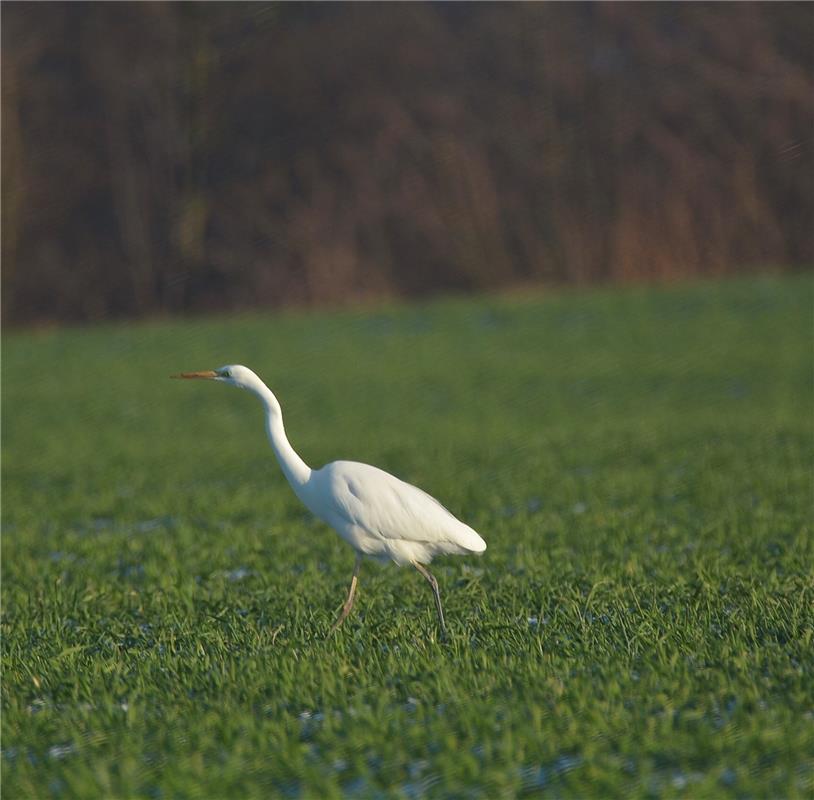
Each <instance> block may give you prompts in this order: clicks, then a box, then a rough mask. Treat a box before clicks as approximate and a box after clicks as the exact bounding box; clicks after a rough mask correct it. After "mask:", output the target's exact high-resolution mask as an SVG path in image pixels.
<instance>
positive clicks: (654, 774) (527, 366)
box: [0, 276, 814, 799]
mask: <svg viewBox="0 0 814 800" xmlns="http://www.w3.org/2000/svg"><path fill="white" fill-rule="evenodd" d="M813 288H814V284H812V280H811V278H810V276H798V277H790V278H771V277H764V278H753V279H747V280H737V281H734V282H731V283H709V284H693V285H688V286H679V287H670V288H658V289H656V288H632V289H623V290H610V289H607V290H605V289H603V290H590V291H587V292H585V293H561V294H553V295H551V296H545V295H536V296H533V297H507V298H490V299H476V300H443V301H435V302H431V303H428V304H422V305H417V306H393V307H388V308H384V309H379V310H376V311H364V312H363V311H353V312H350V311H346V312H341V313H320V314H317V313H314V314H307V313H296V314H295V313H290V314H283V315H275V316H271V315H268V316H266V315H260V314H254V315H240V316H233V317H228V318H226V317H221V318H212V319H196V320H192V321H155V322H150V323H147V324H133V325H126V324H121V325H100V326H98V327H91V328H78V329H66V330H42V331H32V332H18V333H7V334H6V335H5V337H4V340H3V365H2V378H3V387H2V389H3V406H2V422H3V428H2V434H3V464H2V466H3V487H2V488H3V496H2V500H3V509H2V511H3V539H2V579H3V580H2V659H3V675H2V759H1V760H0V764H1V765H2V782H3V786H2V788H3V795H4V797H8V798H10V799H11V798H47V797H66V798H94V797H103V798H127V797H145V798H167V799H169V798H268V797H284V798H288V797H291V798H297V797H302V798H330V797H340V796H345V797H351V798H368V797H382V798H390V797H394V798H397V797H401V798H409V799H412V798H421V797H429V798H434V797H456V798H496V797H518V796H539V795H544V796H551V797H575V798H576V797H603V798H604V797H625V798H627V797H692V798H704V797H724V796H731V797H738V798H741V797H743V798H748V797H753V798H758V797H778V798H779V797H801V798H802V797H811V796H812V794H814V633H813V631H814V545H813V544H812V538H813V537H812V458H813V457H814V424H813V423H814V419H813V418H812V408H814V382H813V381H812V333H813V332H814V328H813V327H812V308H814V292H813V291H812V289H813ZM226 363H244V364H247V365H248V366H250V367H252V368H253V369H255V370H256V371H257V372H258V373H259V374H260V375H261V377H263V378H264V379H265V380H266V381H267V382H268V383H269V385H270V386H271V387H272V388H273V389H274V390H275V392H276V394H277V396H278V397H279V399H280V401H281V403H282V405H283V410H284V412H285V420H286V427H287V431H288V434H289V437H290V439H291V442H292V444H293V445H294V446H295V447H296V448H297V449H298V451H299V452H300V453H301V454H302V456H303V457H304V458H305V460H306V461H308V462H309V463H310V464H311V465H312V466H320V465H322V464H323V463H325V462H326V461H330V460H333V459H335V458H350V459H354V460H360V461H367V462H370V463H374V464H376V465H378V466H381V467H383V468H385V469H388V470H390V471H392V472H394V473H396V474H397V475H399V476H400V477H403V478H405V479H406V480H409V481H411V482H414V483H416V484H418V485H420V486H421V487H422V488H424V489H426V490H427V491H429V492H431V493H432V494H434V495H435V496H437V497H438V498H439V499H440V500H441V501H442V502H443V503H444V504H445V505H447V506H448V507H449V508H450V509H451V510H452V511H453V512H454V513H456V514H457V515H458V516H460V517H462V518H463V519H464V520H466V521H467V522H469V523H470V524H471V525H472V526H473V527H474V528H476V529H477V530H478V531H480V532H481V534H482V535H483V536H484V538H485V539H486V541H487V542H488V545H489V549H488V550H487V551H486V553H485V554H484V556H483V557H482V558H477V557H471V558H456V557H450V558H445V559H439V560H437V561H436V562H435V563H434V565H433V569H434V571H435V574H436V575H437V577H438V579H439V583H440V585H441V591H442V595H443V597H444V603H445V611H446V615H447V624H448V626H449V629H450V636H449V638H448V640H447V641H442V640H441V639H440V637H439V635H438V631H437V621H436V617H435V610H434V607H433V603H432V595H431V593H430V591H429V588H428V586H427V584H426V582H425V581H424V580H423V579H422V578H421V576H420V575H418V574H417V573H416V572H415V571H414V570H410V569H398V568H396V567H395V566H393V565H389V566H380V565H378V564H375V563H368V562H366V563H365V565H364V566H363V569H362V574H361V583H360V594H359V597H358V600H357V606H356V608H355V610H354V612H353V614H352V616H351V617H350V618H349V619H348V621H347V622H346V623H345V626H344V627H343V628H342V629H340V631H339V632H338V634H337V635H335V636H334V637H331V638H326V634H327V631H328V628H329V627H330V624H331V622H332V621H333V619H334V617H335V614H336V613H337V611H338V609H339V607H340V606H341V604H342V601H343V600H344V597H345V592H346V590H347V585H348V582H349V579H350V574H351V570H352V566H353V553H352V551H351V550H350V549H349V548H348V547H347V546H346V545H345V544H344V543H343V542H342V541H341V540H340V539H339V537H338V536H337V535H336V534H335V533H334V532H333V531H331V530H329V529H328V528H326V527H325V526H323V525H322V524H319V523H316V522H314V521H313V520H312V519H310V518H309V516H308V515H307V513H306V512H305V511H304V509H303V508H302V507H301V506H300V505H299V502H298V501H297V499H296V498H295V496H294V495H293V493H292V492H291V490H290V489H289V487H288V486H287V485H286V483H285V479H284V478H283V476H282V474H281V473H280V471H279V469H278V468H277V465H276V463H275V461H274V457H273V454H272V452H271V450H270V448H269V446H268V443H267V442H266V440H265V433H264V429H263V417H262V410H261V407H260V405H259V404H258V403H257V401H256V399H255V398H253V397H251V396H250V395H248V394H246V393H242V392H239V391H237V390H235V389H232V388H228V387H225V386H221V385H217V384H210V383H204V382H195V383H193V382H188V383H187V382H180V381H170V380H168V376H169V375H170V373H173V372H177V371H179V370H186V369H208V368H212V367H216V366H220V365H222V364H226Z"/></svg>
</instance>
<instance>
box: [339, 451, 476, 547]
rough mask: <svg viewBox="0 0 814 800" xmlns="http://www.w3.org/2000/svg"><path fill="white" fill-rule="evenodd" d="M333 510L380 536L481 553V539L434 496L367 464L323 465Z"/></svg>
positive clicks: (343, 463)
mask: <svg viewBox="0 0 814 800" xmlns="http://www.w3.org/2000/svg"><path fill="white" fill-rule="evenodd" d="M325 469H326V471H327V472H328V475H327V476H326V477H328V479H329V481H330V487H331V494H332V497H333V500H334V503H335V510H336V512H337V513H338V514H340V515H341V516H342V517H343V518H344V519H345V520H346V521H347V522H349V523H351V524H352V525H357V526H358V527H360V528H363V529H364V530H366V531H367V532H368V533H370V534H372V535H374V536H380V537H382V538H383V539H400V540H404V541H410V542H433V543H434V542H451V543H453V544H455V545H457V546H458V547H462V548H464V549H466V550H470V551H474V552H481V551H482V550H484V549H485V547H486V544H485V543H484V541H483V539H481V537H480V536H479V535H478V534H477V533H476V532H475V531H474V530H472V528H470V527H469V526H468V525H465V524H464V523H463V522H461V521H460V520H459V519H457V518H456V517H455V516H454V515H453V514H452V513H451V512H450V511H448V510H447V509H446V508H444V506H442V505H441V503H439V502H438V501H437V500H436V499H435V498H434V497H432V496H431V495H429V494H427V493H426V492H424V491H422V490H421V489H419V488H418V487H417V486H413V485H412V484H409V483H406V482H405V481H402V480H400V479H399V478H396V477H395V476H394V475H391V474H390V473H388V472H384V470H381V469H378V468H377V467H372V466H370V465H368V464H358V463H355V462H349V461H345V462H341V461H340V462H334V463H333V464H329V465H328V466H327V467H325Z"/></svg>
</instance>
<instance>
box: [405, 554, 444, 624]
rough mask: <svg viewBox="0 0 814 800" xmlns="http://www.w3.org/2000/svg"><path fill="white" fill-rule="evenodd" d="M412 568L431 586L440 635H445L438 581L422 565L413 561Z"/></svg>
mask: <svg viewBox="0 0 814 800" xmlns="http://www.w3.org/2000/svg"><path fill="white" fill-rule="evenodd" d="M413 566H414V567H415V568H416V569H417V570H418V571H419V572H420V573H421V574H422V575H423V576H424V577H425V578H426V579H427V582H428V583H429V584H430V586H432V593H433V594H434V595H435V607H436V609H437V610H438V621H439V622H440V623H441V633H443V634H444V636H446V635H447V626H446V623H445V622H444V609H443V608H441V593H440V592H439V591H438V581H437V580H435V576H434V575H433V574H432V573H431V572H430V571H429V570H428V569H427V568H426V567H425V566H424V565H423V564H419V563H418V562H417V561H413Z"/></svg>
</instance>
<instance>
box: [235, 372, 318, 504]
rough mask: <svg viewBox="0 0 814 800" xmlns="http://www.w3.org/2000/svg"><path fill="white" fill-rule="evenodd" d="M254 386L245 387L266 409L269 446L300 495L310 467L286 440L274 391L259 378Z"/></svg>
mask: <svg viewBox="0 0 814 800" xmlns="http://www.w3.org/2000/svg"><path fill="white" fill-rule="evenodd" d="M257 384H259V385H255V386H250V387H247V388H249V390H250V391H251V392H252V393H253V394H255V395H257V396H258V397H259V398H260V401H261V402H262V403H263V406H264V408H265V410H266V433H268V437H269V441H270V442H271V448H272V450H274V455H276V456H277V460H278V461H279V462H280V466H281V467H282V469H283V472H284V473H285V476H286V478H287V479H288V482H289V483H290V484H291V487H292V488H293V489H294V491H295V492H296V493H297V495H298V496H299V495H300V492H301V490H302V489H303V488H304V487H305V485H306V484H307V483H308V480H309V478H310V477H311V467H309V466H308V464H306V463H305V462H304V461H303V460H302V459H301V458H300V457H299V455H298V454H297V452H296V451H295V450H294V448H293V447H292V446H291V444H290V443H289V441H288V437H287V436H286V435H285V428H284V427H283V412H282V409H281V408H280V404H279V403H278V402H277V398H276V397H275V396H274V393H273V392H272V391H271V389H269V387H268V386H266V384H265V383H263V382H262V381H261V380H260V379H259V378H258V379H257Z"/></svg>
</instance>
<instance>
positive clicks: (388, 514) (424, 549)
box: [175, 365, 486, 632]
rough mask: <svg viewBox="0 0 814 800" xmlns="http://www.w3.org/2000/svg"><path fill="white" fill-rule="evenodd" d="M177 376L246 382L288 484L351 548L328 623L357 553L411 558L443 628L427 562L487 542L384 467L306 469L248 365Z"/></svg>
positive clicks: (346, 608) (337, 464)
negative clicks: (262, 412)
mask: <svg viewBox="0 0 814 800" xmlns="http://www.w3.org/2000/svg"><path fill="white" fill-rule="evenodd" d="M175 377H179V378H200V379H206V380H214V381H220V382H222V383H228V384H229V385H231V386H237V387H238V388H240V389H246V390H248V391H250V392H251V393H252V394H254V395H255V396H256V397H258V398H259V399H260V401H261V402H262V403H263V406H264V409H265V412H266V432H267V434H268V438H269V441H270V442H271V447H272V449H273V450H274V454H275V455H276V456H277V460H278V461H279V462H280V467H281V468H282V470H283V473H284V474H285V476H286V478H287V480H288V482H289V483H290V484H291V488H292V489H293V490H294V492H295V494H296V495H297V497H299V499H300V500H301V501H302V502H303V504H304V505H305V506H306V507H307V508H308V509H309V510H310V511H311V512H312V513H313V514H314V515H315V516H317V517H318V518H319V519H321V520H322V521H323V522H325V523H327V524H328V525H330V526H331V527H332V528H333V529H334V530H335V531H336V532H337V533H338V534H339V535H340V536H341V537H342V538H343V539H344V540H345V541H346V542H347V543H348V544H349V545H350V546H351V547H352V548H353V549H354V550H355V552H356V562H355V564H354V568H353V577H352V578H351V583H350V589H349V590H348V597H347V600H346V601H345V604H344V605H343V607H342V611H341V613H340V614H339V617H338V619H337V620H336V622H335V623H334V625H333V627H332V628H331V630H332V631H333V630H335V629H336V628H337V627H339V625H341V624H342V622H343V621H344V620H345V618H346V617H347V616H348V614H349V613H350V610H351V608H352V607H353V600H354V596H355V594H356V585H357V582H358V577H359V569H360V567H361V563H362V557H363V556H369V557H371V558H376V559H380V560H383V561H386V560H388V559H390V560H392V561H395V562H396V564H399V565H404V564H412V566H414V567H415V568H416V569H417V570H418V571H419V572H420V573H421V574H422V575H423V576H424V578H426V580H427V581H428V583H429V584H430V586H431V587H432V590H433V595H434V597H435V607H436V610H437V611H438V621H439V623H440V625H441V630H442V631H444V632H445V631H446V625H445V623H444V611H443V608H442V606H441V594H440V592H439V590H438V583H437V581H436V580H435V578H434V577H433V575H432V573H431V572H430V571H429V570H428V569H427V568H426V566H425V564H429V563H430V561H432V559H433V558H434V557H435V556H437V555H442V554H456V555H467V554H471V553H482V552H483V551H484V550H485V549H486V542H484V541H483V539H482V538H481V537H480V536H479V535H478V533H476V532H475V531H474V530H472V528H470V527H469V526H468V525H465V524H464V523H463V522H461V521H460V520H459V519H457V518H456V517H454V516H453V515H452V514H451V513H450V512H449V511H447V509H446V508H444V507H443V506H442V505H441V504H440V503H439V502H438V501H437V500H436V499H435V498H434V497H431V496H430V495H428V494H427V493H426V492H423V491H422V490H421V489H419V488H417V487H415V486H413V485H411V484H409V483H405V482H404V481H402V480H399V479H398V478H396V477H395V476H394V475H391V474H390V473H388V472H385V471H384V470H381V469H378V468H377V467H372V466H370V465H369V464H360V463H357V462H355V461H332V462H331V463H330V464H326V465H325V466H324V467H322V469H311V468H310V467H309V466H308V465H307V464H306V463H305V462H304V461H303V460H302V459H301V458H300V456H299V455H298V454H297V452H296V451H295V450H294V448H293V447H292V446H291V444H290V443H289V441H288V437H287V436H286V434H285V428H284V427H283V413H282V410H281V408H280V404H279V403H278V402H277V398H276V397H275V396H274V394H273V393H272V391H271V389H269V388H268V386H266V384H265V383H263V381H261V380H260V378H258V377H257V375H255V374H254V372H252V371H251V370H250V369H249V368H248V367H243V366H240V365H231V366H226V367H220V368H219V369H215V370H208V371H205V372H184V373H181V375H178V376H175Z"/></svg>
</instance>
